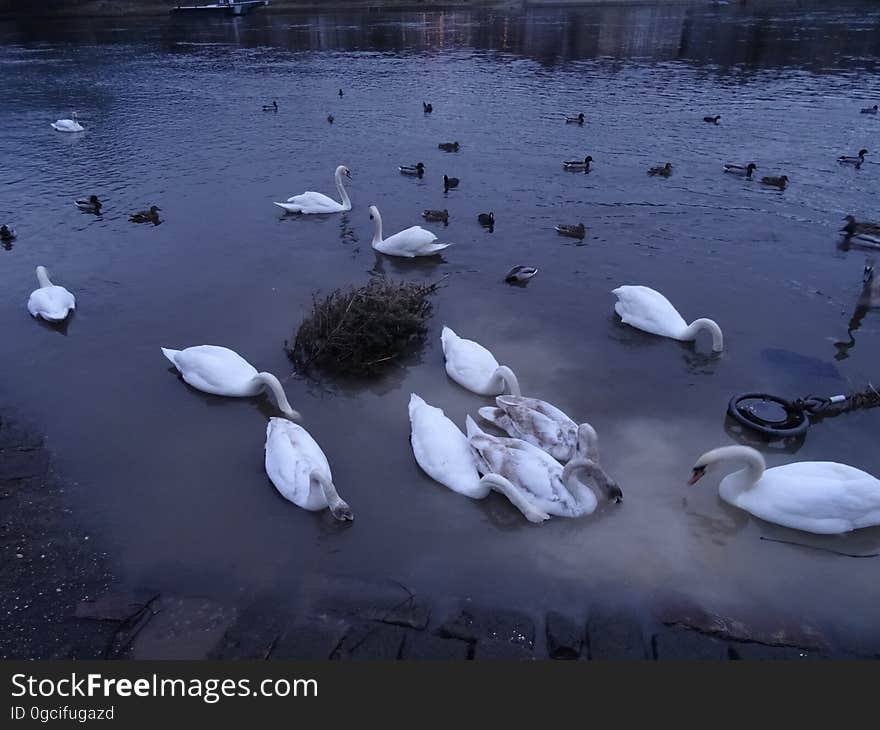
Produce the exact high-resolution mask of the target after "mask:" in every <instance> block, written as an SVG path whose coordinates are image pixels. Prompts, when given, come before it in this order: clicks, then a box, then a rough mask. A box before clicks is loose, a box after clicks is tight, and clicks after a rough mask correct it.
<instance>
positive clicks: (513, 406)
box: [495, 396, 577, 461]
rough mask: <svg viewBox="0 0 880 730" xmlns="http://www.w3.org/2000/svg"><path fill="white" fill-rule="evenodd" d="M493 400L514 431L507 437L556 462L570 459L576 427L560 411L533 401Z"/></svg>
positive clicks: (547, 404)
mask: <svg viewBox="0 0 880 730" xmlns="http://www.w3.org/2000/svg"><path fill="white" fill-rule="evenodd" d="M495 400H496V402H497V403H498V405H499V406H500V407H501V408H504V410H505V411H506V412H507V415H508V417H509V419H510V422H511V424H512V426H513V428H514V430H515V432H514V433H510V435H511V436H516V437H517V438H521V439H522V440H523V441H526V442H528V443H530V444H533V445H534V446H537V447H538V448H539V449H542V450H544V451H546V452H547V453H549V454H550V455H551V456H552V457H553V458H554V459H558V460H559V461H568V460H569V459H571V458H572V456H573V455H574V450H575V446H576V444H577V424H576V423H575V422H574V421H572V420H571V419H570V418H569V417H568V416H566V415H565V414H564V413H563V412H562V411H560V410H559V409H558V408H555V407H554V406H552V405H550V404H549V403H545V402H544V401H539V400H537V399H535V398H516V397H515V396H514V397H510V398H508V397H505V396H499V397H498V398H496V399H495ZM508 432H509V431H508Z"/></svg>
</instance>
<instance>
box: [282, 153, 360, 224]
mask: <svg viewBox="0 0 880 730" xmlns="http://www.w3.org/2000/svg"><path fill="white" fill-rule="evenodd" d="M343 175H345V177H347V178H349V179H350V178H351V171H350V170H349V169H348V168H347V167H346V166H345V165H340V166H339V167H337V168H336V172H335V173H334V175H333V177H334V179H335V180H336V190H337V191H339V196H340V197H341V198H342V202H341V203H337V202H336V201H335V200H333V198H331V197H328V196H327V195H324V194H323V193H316V192H313V191H311V190H310V191H308V192H305V193H303V194H302V195H294V196H293V197H292V198H288V199H287V202H286V203H275V205H277V206H278V207H279V208H283V209H284V210H286V211H287V212H288V213H306V214H307V213H343V212H345V211H346V210H351V200H350V199H349V197H348V193H347V192H346V191H345V188H344V187H343V186H342V176H343Z"/></svg>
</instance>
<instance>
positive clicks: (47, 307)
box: [27, 266, 76, 322]
mask: <svg viewBox="0 0 880 730" xmlns="http://www.w3.org/2000/svg"><path fill="white" fill-rule="evenodd" d="M37 282H38V283H39V285H40V287H39V289H34V291H33V292H31V295H30V297H29V298H28V303H27V308H28V312H30V313H31V316H33V317H34V318H35V319H44V320H46V321H47V322H63V321H64V320H65V319H67V317H68V315H69V314H70V313H71V312H72V311H73V310H75V309H76V298H75V297H74V296H73V294H71V293H70V292H69V291H67V289H65V288H64V287H63V286H58V285H56V284H53V283H52V282H51V281H49V272H48V271H46V267H45V266H38V267H37Z"/></svg>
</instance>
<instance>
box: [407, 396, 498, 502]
mask: <svg viewBox="0 0 880 730" xmlns="http://www.w3.org/2000/svg"><path fill="white" fill-rule="evenodd" d="M409 423H410V429H411V431H410V443H411V444H412V450H413V455H414V456H415V457H416V462H417V463H418V465H419V466H420V467H421V468H422V471H424V472H425V474H427V475H428V476H429V477H431V479H433V480H434V481H437V482H440V484H442V485H443V486H444V487H448V488H449V489H451V490H452V491H453V492H458V493H459V494H463V495H465V496H466V497H471V498H473V499H482V498H483V497H485V496H486V495H487V494H489V490H490V485H489V483H482V482H481V481H480V473H479V472H478V471H477V457H476V454H475V453H474V451H473V449H472V448H471V447H470V444H469V443H468V440H467V437H466V436H465V435H464V434H463V433H462V432H461V431H460V430H459V429H458V426H456V425H455V424H454V423H453V422H452V421H451V420H450V419H449V418H447V417H446V414H444V413H443V410H442V409H440V408H435V407H434V406H431V405H428V404H427V403H425V401H424V400H422V399H421V398H419V396H417V395H416V394H415V393H412V394H410V397H409Z"/></svg>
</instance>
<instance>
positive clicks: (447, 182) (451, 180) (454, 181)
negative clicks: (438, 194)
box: [443, 175, 458, 190]
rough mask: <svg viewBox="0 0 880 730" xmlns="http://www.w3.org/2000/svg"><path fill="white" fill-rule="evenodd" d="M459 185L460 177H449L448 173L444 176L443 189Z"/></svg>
mask: <svg viewBox="0 0 880 730" xmlns="http://www.w3.org/2000/svg"><path fill="white" fill-rule="evenodd" d="M457 187H458V178H457V177H449V176H448V175H444V176H443V189H444V190H449V188H457Z"/></svg>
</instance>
